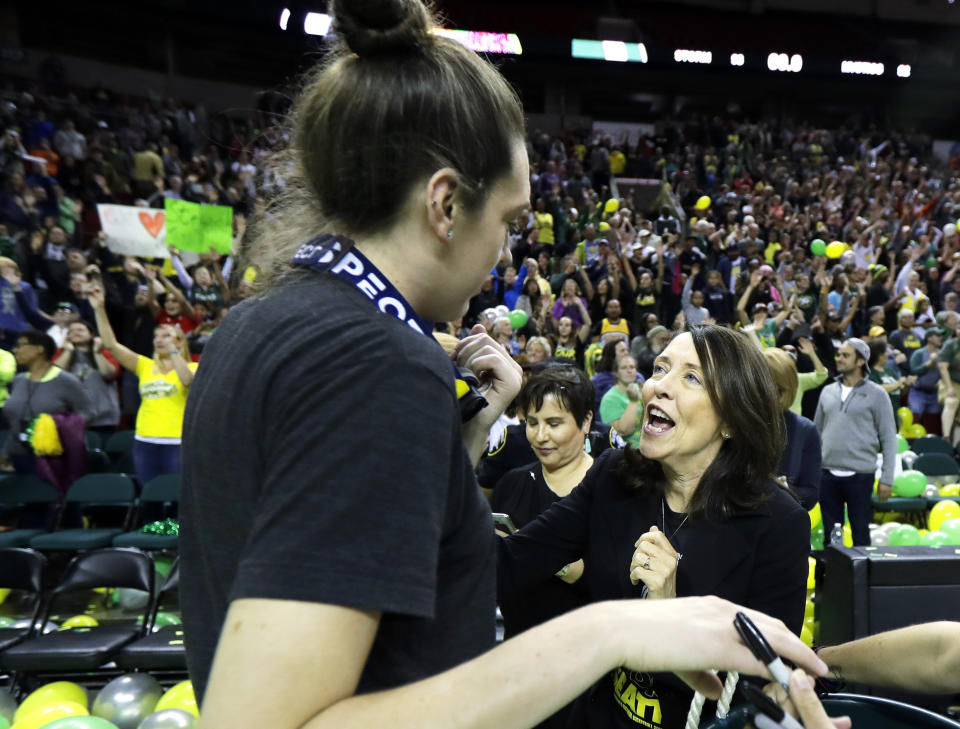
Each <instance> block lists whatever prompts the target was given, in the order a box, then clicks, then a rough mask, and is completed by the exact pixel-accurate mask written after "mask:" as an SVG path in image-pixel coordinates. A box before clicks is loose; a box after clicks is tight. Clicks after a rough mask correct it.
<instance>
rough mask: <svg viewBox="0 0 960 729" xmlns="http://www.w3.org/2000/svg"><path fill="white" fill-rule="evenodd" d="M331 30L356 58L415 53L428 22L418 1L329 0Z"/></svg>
mask: <svg viewBox="0 0 960 729" xmlns="http://www.w3.org/2000/svg"><path fill="white" fill-rule="evenodd" d="M331 5H332V11H333V12H332V14H333V18H334V20H333V29H334V32H336V33H337V34H338V35H339V36H340V37H341V38H342V39H343V42H344V43H345V44H346V46H347V48H349V49H350V50H351V51H352V52H353V53H356V54H357V55H358V56H365V57H369V56H379V55H391V54H397V53H403V52H411V51H417V50H419V49H421V48H423V46H424V45H425V44H426V43H427V41H428V40H429V38H430V29H431V27H432V25H433V24H432V19H431V15H430V12H429V11H428V10H427V8H426V7H425V6H424V4H423V3H422V2H421V0H333V2H332V3H331Z"/></svg>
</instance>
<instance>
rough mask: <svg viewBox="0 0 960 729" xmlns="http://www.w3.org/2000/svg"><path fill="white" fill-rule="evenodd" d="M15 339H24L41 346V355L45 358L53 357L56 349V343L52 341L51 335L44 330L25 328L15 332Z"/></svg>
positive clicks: (28, 342)
mask: <svg viewBox="0 0 960 729" xmlns="http://www.w3.org/2000/svg"><path fill="white" fill-rule="evenodd" d="M17 339H26V340H27V344H30V345H33V346H37V347H43V355H44V357H46V358H47V359H53V355H54V354H55V353H56V351H57V343H56V342H55V341H53V337H51V336H50V335H49V334H47V333H46V332H39V331H37V330H36V329H27V330H26V331H24V332H19V333H18V334H17Z"/></svg>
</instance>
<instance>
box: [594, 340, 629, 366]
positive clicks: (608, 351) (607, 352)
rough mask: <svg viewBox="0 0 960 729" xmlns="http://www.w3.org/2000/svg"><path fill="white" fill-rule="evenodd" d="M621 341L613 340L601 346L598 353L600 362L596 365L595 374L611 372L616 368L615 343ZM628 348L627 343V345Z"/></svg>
mask: <svg viewBox="0 0 960 729" xmlns="http://www.w3.org/2000/svg"><path fill="white" fill-rule="evenodd" d="M622 341H623V340H622V339H614V340H612V341H610V342H607V343H606V344H604V345H603V351H602V352H600V361H599V362H598V363H597V372H613V371H615V370H616V366H617V343H618V342H622ZM627 346H629V343H628V344H627Z"/></svg>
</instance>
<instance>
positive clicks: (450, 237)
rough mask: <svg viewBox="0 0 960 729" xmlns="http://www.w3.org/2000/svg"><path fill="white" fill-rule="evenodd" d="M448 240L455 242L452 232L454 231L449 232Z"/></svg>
mask: <svg viewBox="0 0 960 729" xmlns="http://www.w3.org/2000/svg"><path fill="white" fill-rule="evenodd" d="M447 240H453V231H452V230H448V231H447Z"/></svg>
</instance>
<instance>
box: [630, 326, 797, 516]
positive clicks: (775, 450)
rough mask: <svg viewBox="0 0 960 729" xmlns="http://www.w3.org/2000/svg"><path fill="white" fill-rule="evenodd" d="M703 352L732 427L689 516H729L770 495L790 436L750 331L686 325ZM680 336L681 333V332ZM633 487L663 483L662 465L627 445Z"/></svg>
mask: <svg viewBox="0 0 960 729" xmlns="http://www.w3.org/2000/svg"><path fill="white" fill-rule="evenodd" d="M686 333H689V334H690V335H691V336H692V337H693V346H694V349H696V352H697V356H698V357H699V358H700V366H701V367H702V369H703V377H704V384H705V386H706V389H707V393H708V394H709V396H710V402H711V403H712V404H713V407H714V408H715V409H716V411H717V415H718V416H719V418H720V421H721V422H722V423H723V424H724V426H725V427H726V428H727V430H728V432H729V433H730V438H729V439H728V440H724V442H723V445H722V446H721V447H720V452H719V453H718V454H717V457H716V458H715V459H714V461H713V463H711V464H710V465H709V466H708V467H707V470H706V471H705V472H704V473H703V476H702V477H701V478H700V484H699V486H698V487H697V490H696V491H695V492H694V494H693V497H692V498H691V500H690V503H689V505H688V513H689V514H690V515H691V516H696V515H705V516H706V517H707V518H715V519H720V518H725V517H727V516H729V515H730V514H731V513H732V512H733V511H734V510H736V509H752V508H756V507H757V506H758V505H759V504H761V503H763V502H764V501H766V499H767V498H768V497H769V489H768V484H769V483H770V482H771V481H772V480H773V479H774V478H775V476H776V473H777V469H778V467H779V463H780V455H781V453H782V452H783V448H784V444H785V441H786V437H785V434H784V426H783V416H782V414H781V412H780V406H779V403H778V401H777V388H776V386H775V385H774V384H773V378H772V377H771V376H770V368H769V367H768V366H767V363H766V360H764V358H763V355H761V354H760V351H759V350H758V349H757V348H756V346H754V345H753V344H752V343H751V342H750V340H748V339H747V337H746V336H745V335H743V334H741V333H739V332H735V331H733V330H731V329H726V328H724V327H720V326H713V325H704V326H694V327H689V328H687V329H686ZM678 336H679V334H678ZM619 475H620V478H621V482H622V483H623V484H624V486H626V487H628V488H630V489H638V490H645V489H651V488H653V489H658V490H660V489H662V488H663V486H662V482H663V479H664V475H663V467H662V466H661V465H660V463H659V462H658V461H653V460H650V459H648V458H645V457H644V456H643V455H642V454H641V453H640V452H639V451H638V450H635V449H634V448H633V447H628V448H627V450H626V453H625V457H624V460H623V467H622V468H621V469H620V474H619Z"/></svg>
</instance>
